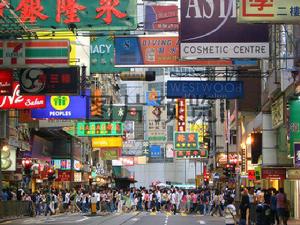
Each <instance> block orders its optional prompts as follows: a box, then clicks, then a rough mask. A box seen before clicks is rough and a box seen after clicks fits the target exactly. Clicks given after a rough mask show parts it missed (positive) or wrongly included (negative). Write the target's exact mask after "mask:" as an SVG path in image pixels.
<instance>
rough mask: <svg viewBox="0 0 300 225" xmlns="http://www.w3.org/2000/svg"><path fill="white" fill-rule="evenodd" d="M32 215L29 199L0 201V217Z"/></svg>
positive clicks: (31, 205) (31, 204)
mask: <svg viewBox="0 0 300 225" xmlns="http://www.w3.org/2000/svg"><path fill="white" fill-rule="evenodd" d="M33 215H34V210H33V203H32V202H31V201H0V219H5V218H14V217H22V216H33Z"/></svg>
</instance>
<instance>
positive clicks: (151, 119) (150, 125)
mask: <svg viewBox="0 0 300 225" xmlns="http://www.w3.org/2000/svg"><path fill="white" fill-rule="evenodd" d="M166 121H167V110H166V107H164V106H148V107H147V131H148V132H147V133H148V141H150V142H151V143H154V142H164V141H166V140H167V128H166Z"/></svg>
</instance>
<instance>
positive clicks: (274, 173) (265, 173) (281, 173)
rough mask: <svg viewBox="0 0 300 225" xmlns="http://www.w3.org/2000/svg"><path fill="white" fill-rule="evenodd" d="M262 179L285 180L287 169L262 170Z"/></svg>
mask: <svg viewBox="0 0 300 225" xmlns="http://www.w3.org/2000/svg"><path fill="white" fill-rule="evenodd" d="M261 178H262V179H266V180H285V179H286V169H284V168H283V169H282V168H280V169H277V168H262V171H261Z"/></svg>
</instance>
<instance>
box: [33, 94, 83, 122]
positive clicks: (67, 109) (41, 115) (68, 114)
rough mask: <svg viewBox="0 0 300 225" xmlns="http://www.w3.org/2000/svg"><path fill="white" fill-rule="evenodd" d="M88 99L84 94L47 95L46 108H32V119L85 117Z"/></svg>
mask: <svg viewBox="0 0 300 225" xmlns="http://www.w3.org/2000/svg"><path fill="white" fill-rule="evenodd" d="M88 115H89V100H88V97H86V96H47V98H46V108H44V109H34V110H32V111H31V117H32V118H34V119H87V118H88Z"/></svg>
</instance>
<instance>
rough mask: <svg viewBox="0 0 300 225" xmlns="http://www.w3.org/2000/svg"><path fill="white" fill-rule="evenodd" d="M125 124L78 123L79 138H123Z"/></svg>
mask: <svg viewBox="0 0 300 225" xmlns="http://www.w3.org/2000/svg"><path fill="white" fill-rule="evenodd" d="M122 135H124V124H123V123H121V122H111V123H110V122H88V123H86V122H78V123H77V136H81V137H84V136H90V137H93V136H94V137H96V136H99V137H101V136H122Z"/></svg>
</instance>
